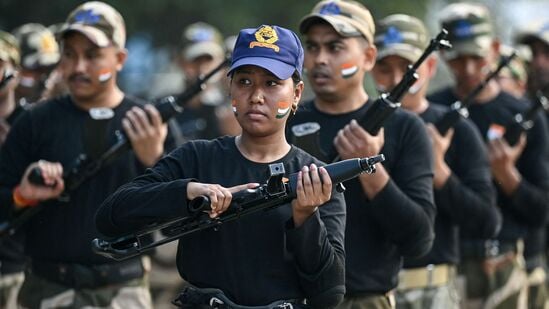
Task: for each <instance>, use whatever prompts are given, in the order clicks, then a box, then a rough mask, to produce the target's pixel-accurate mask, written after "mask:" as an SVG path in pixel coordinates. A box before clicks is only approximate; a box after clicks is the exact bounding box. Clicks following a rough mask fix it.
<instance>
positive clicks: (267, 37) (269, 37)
mask: <svg viewBox="0 0 549 309" xmlns="http://www.w3.org/2000/svg"><path fill="white" fill-rule="evenodd" d="M255 39H256V40H257V41H256V42H250V48H254V47H256V46H258V47H266V48H271V49H273V50H274V51H275V52H279V51H280V47H278V46H277V45H275V44H274V43H275V42H276V41H278V35H277V34H276V31H275V30H274V29H273V28H272V27H271V26H263V27H261V28H260V29H259V30H257V31H256V32H255Z"/></svg>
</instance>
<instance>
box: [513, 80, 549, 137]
mask: <svg viewBox="0 0 549 309" xmlns="http://www.w3.org/2000/svg"><path fill="white" fill-rule="evenodd" d="M546 88H547V87H546ZM533 101H534V102H532V106H531V107H530V108H529V109H527V110H526V111H524V112H522V113H518V114H516V115H515V116H514V117H513V121H512V122H511V123H510V124H508V125H507V126H506V127H505V133H504V135H503V138H504V139H505V140H506V141H507V143H509V145H511V146H514V145H515V144H516V143H517V142H518V140H519V138H520V135H521V134H522V133H523V132H526V131H528V130H530V129H531V128H532V127H533V126H534V119H535V117H536V115H537V114H538V112H539V111H540V110H544V111H549V99H547V97H546V96H545V95H544V94H543V91H542V90H538V91H536V96H535V98H534V100H533Z"/></svg>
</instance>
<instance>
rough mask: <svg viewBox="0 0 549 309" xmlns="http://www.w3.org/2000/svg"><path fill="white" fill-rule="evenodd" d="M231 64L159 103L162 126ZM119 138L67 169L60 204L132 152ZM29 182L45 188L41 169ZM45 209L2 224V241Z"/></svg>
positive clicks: (31, 210) (119, 134) (30, 210)
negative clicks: (121, 157) (99, 151)
mask: <svg viewBox="0 0 549 309" xmlns="http://www.w3.org/2000/svg"><path fill="white" fill-rule="evenodd" d="M229 63H230V59H229V58H228V57H227V58H226V59H225V60H224V61H223V62H222V63H221V64H219V65H218V66H217V67H216V68H214V69H213V70H212V71H211V72H209V73H208V74H206V75H205V76H203V77H200V78H199V79H198V80H197V81H196V82H195V83H194V84H192V85H191V86H190V87H189V88H187V89H185V91H184V92H183V93H181V94H179V95H177V96H168V97H164V98H161V99H159V100H156V101H155V102H154V105H155V107H156V109H157V110H158V112H159V113H160V116H161V117H162V122H167V121H168V120H169V119H170V118H172V117H173V116H175V115H176V114H178V113H181V112H183V109H184V107H185V104H187V102H188V101H190V100H191V99H192V98H193V97H194V96H196V95H197V94H198V93H199V92H201V91H202V90H203V89H204V88H205V87H206V82H207V81H208V80H209V79H210V78H211V77H212V76H214V75H215V74H217V73H218V72H219V71H220V70H221V69H223V68H224V67H225V66H227V65H228V64H229ZM117 138H118V140H117V142H116V143H115V144H114V145H113V146H111V147H110V148H109V149H107V151H105V152H104V153H103V154H101V155H100V156H99V158H98V159H96V160H93V161H91V160H89V159H88V158H87V156H86V155H85V154H81V155H79V156H78V158H76V160H75V162H74V164H73V166H72V167H70V166H69V167H64V168H65V172H64V174H63V181H64V183H65V191H64V192H63V193H62V195H61V196H60V197H59V198H58V199H59V200H60V201H68V200H69V199H70V193H71V192H73V191H74V190H76V189H78V187H80V185H82V184H83V183H84V182H86V181H87V180H89V179H91V178H93V177H94V176H95V175H97V173H99V171H101V170H102V169H103V168H104V167H106V166H108V165H109V164H110V163H112V162H113V161H115V160H116V159H117V158H119V157H120V156H121V155H123V154H124V153H126V152H127V151H129V150H130V149H131V144H130V142H129V140H128V139H127V137H126V136H125V135H124V134H123V133H122V132H117ZM28 179H29V181H30V182H31V183H33V184H37V185H44V180H43V178H42V173H41V170H40V169H39V168H34V169H33V170H31V172H30V174H29V176H28ZM42 207H43V205H37V206H34V207H31V208H27V209H25V210H22V211H21V213H20V214H18V215H17V216H16V217H15V218H14V219H12V220H10V221H5V222H2V223H0V237H1V236H3V235H6V234H9V235H11V234H13V233H15V231H16V229H17V228H18V227H19V226H21V225H22V224H23V223H25V222H27V221H28V220H29V219H30V218H31V217H32V216H34V215H35V214H37V213H38V212H40V211H41V209H42Z"/></svg>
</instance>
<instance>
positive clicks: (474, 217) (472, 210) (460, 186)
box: [404, 104, 501, 268]
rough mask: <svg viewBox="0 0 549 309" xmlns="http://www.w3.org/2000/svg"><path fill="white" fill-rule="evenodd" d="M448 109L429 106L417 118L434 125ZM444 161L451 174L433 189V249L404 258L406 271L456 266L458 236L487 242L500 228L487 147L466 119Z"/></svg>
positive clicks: (439, 106)
mask: <svg viewBox="0 0 549 309" xmlns="http://www.w3.org/2000/svg"><path fill="white" fill-rule="evenodd" d="M448 110H449V109H448V108H447V107H445V106H441V105H434V104H430V105H429V107H428V108H427V109H426V110H425V111H424V112H423V113H421V114H420V117H421V118H422V119H423V120H424V121H425V122H427V123H436V122H437V121H438V120H439V119H441V118H442V117H443V115H444V114H445V113H446V112H448ZM444 159H445V162H446V164H448V167H449V168H450V169H451V170H452V173H451V174H450V177H449V178H448V180H447V181H446V183H445V184H444V186H443V187H442V188H440V189H434V193H435V205H436V207H437V216H436V219H435V235H436V237H435V241H434V243H433V248H432V249H431V251H430V252H429V254H427V255H425V256H423V257H421V258H419V259H404V267H405V268H413V267H420V266H426V265H428V264H445V263H449V264H457V263H458V262H459V237H460V235H461V237H462V238H465V239H475V240H480V239H490V238H494V237H495V236H496V235H497V233H498V232H499V229H500V227H501V215H500V214H499V210H498V209H497V208H496V205H495V199H496V195H495V190H494V186H493V184H492V176H491V172H490V164H489V162H488V155H487V153H486V148H485V146H484V142H483V141H482V138H481V136H480V134H479V133H478V131H477V129H476V128H475V127H474V124H473V123H471V122H470V121H469V120H465V119H461V120H460V121H459V122H458V123H457V124H456V125H455V127H454V136H453V138H452V142H451V143H450V146H449V147H448V150H447V152H446V155H445V158H444Z"/></svg>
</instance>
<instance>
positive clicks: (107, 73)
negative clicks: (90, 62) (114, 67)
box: [97, 69, 112, 83]
mask: <svg viewBox="0 0 549 309" xmlns="http://www.w3.org/2000/svg"><path fill="white" fill-rule="evenodd" d="M111 77H112V71H111V70H110V69H101V70H99V77H98V78H97V79H98V80H99V82H101V83H105V82H107V81H108V80H109V79H111Z"/></svg>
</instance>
